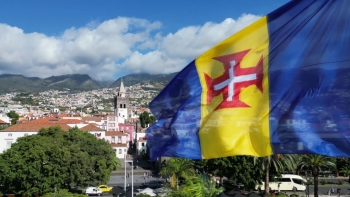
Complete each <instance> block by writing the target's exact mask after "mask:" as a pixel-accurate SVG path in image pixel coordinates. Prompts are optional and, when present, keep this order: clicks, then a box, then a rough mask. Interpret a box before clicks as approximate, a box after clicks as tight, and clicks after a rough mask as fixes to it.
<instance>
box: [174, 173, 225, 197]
mask: <svg viewBox="0 0 350 197" xmlns="http://www.w3.org/2000/svg"><path fill="white" fill-rule="evenodd" d="M222 192H223V188H221V187H220V188H216V181H215V180H214V179H213V178H210V176H208V175H207V174H199V175H198V176H191V177H189V178H188V179H186V183H185V184H184V185H183V186H181V187H180V189H179V190H173V191H172V192H171V193H170V194H169V195H168V196H170V197H202V196H205V197H216V196H218V194H220V193H222Z"/></svg>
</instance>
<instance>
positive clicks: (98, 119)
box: [82, 117, 102, 122]
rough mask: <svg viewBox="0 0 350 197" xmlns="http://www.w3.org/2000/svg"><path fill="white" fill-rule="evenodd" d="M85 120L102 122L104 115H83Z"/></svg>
mask: <svg viewBox="0 0 350 197" xmlns="http://www.w3.org/2000/svg"><path fill="white" fill-rule="evenodd" d="M82 119H83V120H84V121H95V122H101V121H102V117H83V118H82Z"/></svg>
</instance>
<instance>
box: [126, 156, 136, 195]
mask: <svg viewBox="0 0 350 197" xmlns="http://www.w3.org/2000/svg"><path fill="white" fill-rule="evenodd" d="M129 162H131V196H134V161H133V160H127V159H126V156H125V159H124V166H125V176H124V177H125V179H124V180H125V181H124V191H125V193H126V163H129Z"/></svg>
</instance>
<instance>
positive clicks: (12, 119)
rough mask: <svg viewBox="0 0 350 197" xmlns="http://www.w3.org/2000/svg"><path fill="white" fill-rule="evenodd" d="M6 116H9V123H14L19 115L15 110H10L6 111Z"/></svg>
mask: <svg viewBox="0 0 350 197" xmlns="http://www.w3.org/2000/svg"><path fill="white" fill-rule="evenodd" d="M7 116H8V117H9V118H11V124H12V125H14V124H16V122H17V120H18V119H19V115H18V114H17V113H16V112H15V111H10V112H9V113H7Z"/></svg>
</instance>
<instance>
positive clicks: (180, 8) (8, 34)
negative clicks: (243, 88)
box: [0, 0, 288, 80]
mask: <svg viewBox="0 0 350 197" xmlns="http://www.w3.org/2000/svg"><path fill="white" fill-rule="evenodd" d="M287 2H288V0H264V1H262V0H216V1H214V0H201V1H194V0H192V1H189V0H172V1H171V0H74V1H72V0H31V1H28V0H11V1H0V7H1V14H0V74H21V75H24V76H27V77H40V78H45V77H50V76H53V75H55V76H57V75H65V74H88V75H90V76H91V77H92V78H94V79H96V80H115V79H117V78H119V77H122V76H125V75H127V74H132V73H149V74H167V73H173V72H178V71H180V70H181V69H183V68H184V67H185V66H186V65H187V64H188V63H189V62H191V61H192V60H194V59H195V58H196V57H197V56H199V55H200V54H202V53H203V52H205V51H206V50H208V49H210V48H211V47H213V46H214V45H215V44H217V43H219V42H220V41H222V40H224V39H225V38H227V37H229V36H230V35H232V34H234V33H235V32H237V31H239V30H241V29H242V28H244V27H246V26H247V25H249V24H251V23H252V22H254V21H256V20H257V19H259V18H260V17H262V16H264V15H266V14H268V13H270V12H271V11H273V10H275V9H277V8H278V7H280V6H282V5H283V4H285V3H287Z"/></svg>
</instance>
